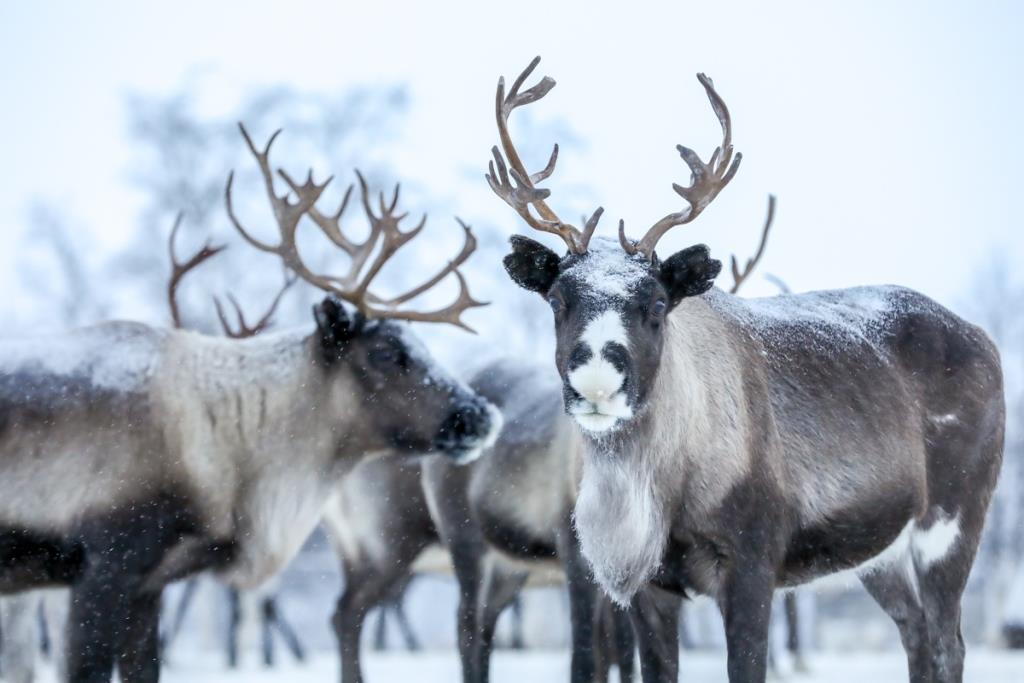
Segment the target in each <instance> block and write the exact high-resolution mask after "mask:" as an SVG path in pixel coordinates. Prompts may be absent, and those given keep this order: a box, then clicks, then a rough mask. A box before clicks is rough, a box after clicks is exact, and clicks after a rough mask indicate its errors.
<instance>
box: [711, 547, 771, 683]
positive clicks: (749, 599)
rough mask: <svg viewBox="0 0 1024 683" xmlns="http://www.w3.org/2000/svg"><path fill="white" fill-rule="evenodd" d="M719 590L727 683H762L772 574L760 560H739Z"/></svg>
mask: <svg viewBox="0 0 1024 683" xmlns="http://www.w3.org/2000/svg"><path fill="white" fill-rule="evenodd" d="M723 588H724V590H723V591H722V596H721V598H720V600H719V608H720V609H721V611H722V618H723V620H724V621H725V643H726V650H727V653H728V670H729V683H764V681H765V679H766V677H767V675H768V626H769V623H770V621H771V616H772V593H773V592H774V589H775V585H774V573H773V572H772V570H771V567H769V566H766V565H765V564H764V562H763V561H758V560H747V561H743V560H742V559H739V560H738V561H737V562H736V563H735V565H734V567H733V569H732V571H731V572H730V574H729V576H727V578H726V579H725V584H724V587H723Z"/></svg>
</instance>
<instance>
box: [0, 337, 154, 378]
mask: <svg viewBox="0 0 1024 683" xmlns="http://www.w3.org/2000/svg"><path fill="white" fill-rule="evenodd" d="M162 336H163V334H162V333H161V332H158V331H156V330H154V329H152V328H150V327H147V326H146V325H142V324H139V323H132V322H107V323H100V324H98V325H94V326H91V327H85V328H81V329H76V330H70V331H67V332H60V333H56V334H55V335H53V336H47V337H28V338H24V339H9V340H2V341H0V376H2V375H8V376H13V375H18V374H22V373H25V374H29V375H33V376H36V377H41V376H42V377H46V378H52V379H54V380H61V379H65V380H69V381H83V380H84V381H87V382H88V383H90V384H91V385H93V386H95V387H97V388H102V389H112V390H133V389H138V388H139V387H140V386H141V385H142V384H144V382H145V380H146V379H147V378H148V377H149V376H150V375H151V374H152V372H153V368H154V366H155V364H156V361H157V357H158V347H159V345H160V343H161V340H162Z"/></svg>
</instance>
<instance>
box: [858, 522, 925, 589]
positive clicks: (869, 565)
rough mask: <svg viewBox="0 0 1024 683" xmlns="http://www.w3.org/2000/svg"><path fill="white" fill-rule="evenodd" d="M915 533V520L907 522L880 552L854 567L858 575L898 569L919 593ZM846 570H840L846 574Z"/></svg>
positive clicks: (908, 583) (909, 584)
mask: <svg viewBox="0 0 1024 683" xmlns="http://www.w3.org/2000/svg"><path fill="white" fill-rule="evenodd" d="M913 534H914V521H913V520H911V521H909V522H907V525H906V526H905V527H903V530H902V531H900V535H899V536H897V537H896V540H895V541H893V542H892V543H890V544H889V546H888V547H887V548H886V549H885V550H883V551H882V552H880V553H878V554H877V555H875V556H874V557H872V558H871V559H870V560H868V561H867V562H865V563H864V564H862V565H860V566H859V567H857V568H856V569H854V570H853V571H854V573H856V574H857V576H867V575H869V574H873V573H874V572H877V571H882V570H887V569H896V570H898V571H899V573H900V575H901V576H902V577H903V580H904V581H906V582H907V585H908V586H910V588H911V589H912V590H913V591H914V595H915V596H916V595H919V593H918V585H917V571H916V569H915V568H914V559H913V557H912V556H911V554H910V543H911V539H912V538H913ZM844 573H845V572H840V574H844Z"/></svg>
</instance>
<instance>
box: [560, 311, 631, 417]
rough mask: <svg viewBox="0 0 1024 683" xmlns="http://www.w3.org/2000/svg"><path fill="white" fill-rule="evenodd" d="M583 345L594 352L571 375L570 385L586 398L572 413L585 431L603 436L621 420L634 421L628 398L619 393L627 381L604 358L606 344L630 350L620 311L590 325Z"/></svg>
mask: <svg viewBox="0 0 1024 683" xmlns="http://www.w3.org/2000/svg"><path fill="white" fill-rule="evenodd" d="M580 343H581V344H584V345H586V347H587V348H588V349H589V350H590V358H589V359H588V360H587V362H586V363H584V364H583V365H581V366H579V367H578V368H575V369H574V370H572V371H571V372H570V373H569V385H570V386H571V387H572V388H573V389H574V390H575V391H576V393H578V394H579V395H580V396H582V397H583V398H582V400H580V401H577V402H576V403H575V404H574V405H572V406H570V407H569V412H570V413H571V414H572V416H573V417H574V418H576V421H577V422H578V423H579V425H580V426H581V427H583V428H584V429H585V430H587V431H589V432H594V433H600V432H604V431H607V430H609V429H611V428H612V427H614V426H615V424H616V423H617V422H618V421H619V420H620V419H622V420H628V419H629V418H631V417H633V410H632V408H630V407H629V405H628V403H627V402H626V396H625V394H623V393H622V392H620V391H619V389H620V388H621V387H622V384H623V382H624V381H625V379H626V378H625V377H623V375H622V373H621V372H619V371H618V370H616V369H615V366H614V365H612V364H611V363H609V362H608V361H607V360H606V359H605V358H604V357H603V356H602V355H601V352H602V351H603V350H604V347H605V345H606V344H609V343H616V344H621V345H622V346H628V343H627V339H626V328H625V326H624V325H623V324H622V317H621V316H620V315H619V313H618V312H617V311H614V310H606V311H604V312H603V313H601V315H599V316H597V317H596V318H594V319H593V320H591V321H590V322H589V323H587V326H586V327H585V328H584V329H583V334H582V335H580Z"/></svg>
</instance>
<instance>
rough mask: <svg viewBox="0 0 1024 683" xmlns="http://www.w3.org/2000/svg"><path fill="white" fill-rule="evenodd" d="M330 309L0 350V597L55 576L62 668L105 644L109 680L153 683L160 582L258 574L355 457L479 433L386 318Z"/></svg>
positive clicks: (449, 446) (92, 663) (426, 448)
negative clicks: (239, 331) (229, 331)
mask: <svg viewBox="0 0 1024 683" xmlns="http://www.w3.org/2000/svg"><path fill="white" fill-rule="evenodd" d="M345 315H346V314H345V313H344V311H343V309H342V308H341V307H340V306H338V305H337V304H336V303H333V302H331V301H330V300H329V301H328V302H325V304H323V305H321V307H320V308H318V313H317V320H318V324H319V325H320V331H319V333H317V334H308V333H306V334H303V333H300V332H283V333H280V334H273V335H266V336H263V337H260V338H256V339H251V340H245V341H236V340H224V339H219V338H211V337H205V336H202V335H198V334H194V333H190V332H181V331H163V330H155V329H152V328H149V327H147V326H145V325H140V324H135V323H106V324H101V325H98V326H95V327H91V328H86V329H83V330H79V331H77V332H75V333H74V334H73V335H72V336H71V337H70V338H69V339H67V340H66V341H61V342H50V341H45V342H33V341H25V342H4V343H3V344H2V346H0V492H2V493H0V591H2V592H14V591H20V590H25V589H28V588H33V587H36V586H42V585H71V586H72V611H71V623H72V624H73V625H74V627H73V629H72V632H71V634H70V639H69V672H70V675H71V676H72V678H73V679H74V680H82V681H87V680H88V681H92V680H96V681H101V680H108V679H109V677H110V667H112V661H113V660H112V658H113V657H115V654H116V655H117V656H118V657H119V664H118V666H119V668H120V670H121V676H122V679H124V680H154V679H155V677H156V675H157V671H158V662H157V661H156V657H155V653H156V624H157V616H158V614H159V595H160V590H161V588H162V587H163V586H164V585H165V584H166V583H168V582H170V581H172V580H175V579H178V578H182V577H184V576H186V575H189V574H192V573H195V572H197V571H202V570H204V569H217V570H218V571H219V572H220V574H221V578H222V579H223V580H225V581H227V582H229V583H232V584H234V585H237V586H242V587H246V586H254V585H256V584H258V583H260V582H261V581H263V580H264V579H266V578H267V577H269V576H271V575H272V574H273V573H275V572H276V571H278V570H279V569H280V568H281V567H282V566H283V565H284V564H285V563H287V562H288V561H289V560H291V559H292V557H294V555H295V554H296V553H297V551H298V549H299V547H300V546H301V544H302V542H303V541H304V540H305V538H306V537H307V536H308V534H309V532H310V531H312V529H313V527H314V526H315V525H316V523H317V522H318V521H319V518H320V515H321V514H322V510H323V506H324V504H325V503H326V501H327V499H328V497H329V496H330V494H331V493H332V492H333V490H334V487H335V486H336V484H337V482H338V481H339V480H340V478H341V476H342V475H343V474H344V472H345V471H347V469H349V468H350V467H351V466H352V465H353V464H354V463H355V462H356V461H357V460H358V459H359V458H361V457H364V456H365V455H367V454H372V453H374V452H379V451H383V450H385V449H387V450H391V451H395V450H396V449H397V450H402V449H409V450H413V451H415V452H417V453H423V452H446V453H449V454H450V455H452V456H453V457H456V458H459V459H463V460H464V459H466V458H472V457H474V456H475V454H476V453H478V452H479V451H480V449H482V448H483V447H484V446H485V445H486V443H487V440H488V438H491V437H489V436H488V435H489V434H491V433H492V432H496V428H497V424H496V422H495V420H497V419H498V417H497V416H496V413H494V411H493V408H491V407H489V406H488V405H487V404H486V403H484V402H483V401H481V400H479V399H478V398H476V397H475V396H474V395H473V394H472V393H471V392H469V390H468V389H467V388H465V387H463V386H462V385H460V384H458V383H457V382H455V381H454V380H452V379H451V378H449V377H447V376H446V375H444V373H442V372H441V371H440V370H439V369H437V368H436V367H434V366H433V364H432V361H431V360H430V359H429V356H427V355H426V354H425V352H424V351H423V349H422V348H421V347H420V346H419V345H418V342H416V340H415V338H414V337H412V336H411V335H410V333H409V332H408V331H407V330H405V329H404V327H403V326H402V325H401V324H398V323H393V322H365V323H361V324H360V325H355V326H353V325H351V324H349V323H347V318H346V317H345ZM137 629H138V631H136V630H137ZM125 643H132V644H133V645H132V646H131V647H128V646H126V645H125Z"/></svg>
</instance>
